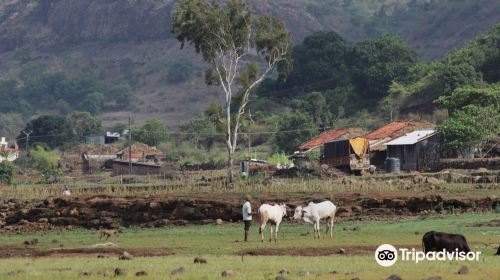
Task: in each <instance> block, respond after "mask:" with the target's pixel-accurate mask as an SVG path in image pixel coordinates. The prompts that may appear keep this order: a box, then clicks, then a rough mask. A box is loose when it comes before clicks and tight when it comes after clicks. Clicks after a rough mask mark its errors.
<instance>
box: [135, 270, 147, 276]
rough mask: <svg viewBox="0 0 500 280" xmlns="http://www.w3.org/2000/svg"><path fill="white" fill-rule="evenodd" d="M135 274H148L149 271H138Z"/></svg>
mask: <svg viewBox="0 0 500 280" xmlns="http://www.w3.org/2000/svg"><path fill="white" fill-rule="evenodd" d="M135 276H148V273H147V272H146V271H137V272H136V273H135Z"/></svg>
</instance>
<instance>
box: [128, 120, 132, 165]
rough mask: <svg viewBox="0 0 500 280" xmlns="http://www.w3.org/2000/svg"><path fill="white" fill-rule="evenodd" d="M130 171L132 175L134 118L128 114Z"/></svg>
mask: <svg viewBox="0 0 500 280" xmlns="http://www.w3.org/2000/svg"><path fill="white" fill-rule="evenodd" d="M128 173H129V174H130V175H132V119H131V118H130V115H128Z"/></svg>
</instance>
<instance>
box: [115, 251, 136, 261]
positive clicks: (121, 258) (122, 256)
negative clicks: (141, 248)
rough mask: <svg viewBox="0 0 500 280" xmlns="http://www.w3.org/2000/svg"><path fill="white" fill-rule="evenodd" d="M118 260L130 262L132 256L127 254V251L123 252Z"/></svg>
mask: <svg viewBox="0 0 500 280" xmlns="http://www.w3.org/2000/svg"><path fill="white" fill-rule="evenodd" d="M118 259H119V260H123V261H128V260H132V259H134V256H132V254H130V253H129V252H127V251H123V254H121V255H120V256H119V257H118Z"/></svg>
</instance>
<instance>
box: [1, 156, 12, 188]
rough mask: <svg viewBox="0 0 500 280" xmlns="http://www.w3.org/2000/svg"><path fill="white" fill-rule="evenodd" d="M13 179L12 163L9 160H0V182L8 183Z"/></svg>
mask: <svg viewBox="0 0 500 280" xmlns="http://www.w3.org/2000/svg"><path fill="white" fill-rule="evenodd" d="M13 180H14V165H13V164H12V163H11V162H9V161H2V162H0V183H1V184H6V185H10V184H12V181H13Z"/></svg>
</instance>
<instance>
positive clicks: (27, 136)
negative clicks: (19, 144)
mask: <svg viewBox="0 0 500 280" xmlns="http://www.w3.org/2000/svg"><path fill="white" fill-rule="evenodd" d="M22 132H23V133H24V135H26V143H25V144H26V162H25V163H24V168H27V167H28V155H29V142H30V134H31V133H33V131H32V130H30V132H26V131H24V130H23V131H22Z"/></svg>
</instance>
